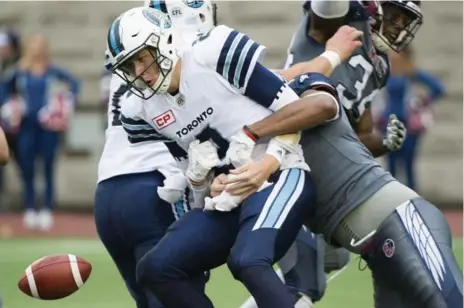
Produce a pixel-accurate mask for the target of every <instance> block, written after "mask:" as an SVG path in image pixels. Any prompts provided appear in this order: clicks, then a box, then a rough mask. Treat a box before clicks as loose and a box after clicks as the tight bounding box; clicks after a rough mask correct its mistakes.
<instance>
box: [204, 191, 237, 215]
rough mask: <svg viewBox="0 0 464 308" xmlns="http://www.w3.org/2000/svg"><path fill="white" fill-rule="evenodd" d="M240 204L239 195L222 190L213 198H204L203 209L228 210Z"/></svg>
mask: <svg viewBox="0 0 464 308" xmlns="http://www.w3.org/2000/svg"><path fill="white" fill-rule="evenodd" d="M239 205H240V196H232V195H231V194H229V193H226V192H225V191H223V192H222V193H221V194H220V195H219V196H216V197H214V198H211V197H206V198H205V211H220V212H230V211H232V210H233V209H235V208H236V207H237V206H239Z"/></svg>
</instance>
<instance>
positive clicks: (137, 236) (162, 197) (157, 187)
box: [94, 0, 214, 308]
mask: <svg viewBox="0 0 464 308" xmlns="http://www.w3.org/2000/svg"><path fill="white" fill-rule="evenodd" d="M145 4H146V6H147V7H157V8H158V9H159V10H163V11H164V12H167V10H168V9H170V12H174V9H175V10H176V11H177V12H181V13H183V14H182V15H181V16H180V17H179V16H176V17H175V18H174V16H173V20H174V21H175V24H176V26H178V29H179V30H180V34H181V35H182V38H183V42H182V44H181V45H180V46H179V47H180V48H182V47H190V46H191V44H192V42H193V40H194V39H196V36H197V33H200V31H207V30H209V29H211V28H212V27H213V26H214V15H213V13H214V11H213V9H212V7H213V6H212V4H211V3H210V1H204V2H203V5H202V6H199V7H191V6H188V5H186V4H185V3H184V2H182V1H180V0H170V1H162V2H160V1H146V3H145ZM129 87H130V86H128V85H127V84H126V83H125V81H124V80H122V79H121V78H119V77H118V76H117V75H113V76H112V77H111V82H110V89H109V101H108V111H107V117H108V126H107V129H106V134H105V135H106V136H105V137H106V140H105V146H104V149H103V153H102V156H101V159H100V162H99V166H98V185H97V190H96V194H95V211H94V212H95V223H96V227H97V231H98V234H99V236H100V239H101V241H102V242H103V244H104V245H105V247H106V249H107V250H108V252H109V254H110V255H111V257H112V258H113V261H114V262H115V264H116V266H117V267H118V270H119V272H120V274H121V276H122V278H123V279H124V281H125V283H126V286H127V288H128V289H129V291H130V293H131V295H132V296H133V298H134V300H135V301H136V303H137V307H138V308H141V307H143V308H148V307H150V308H159V307H162V306H161V304H160V303H159V302H158V301H157V300H156V299H155V298H154V296H153V295H150V294H149V293H146V292H145V291H144V290H143V288H141V287H140V286H139V285H138V284H137V281H136V276H135V273H136V272H135V268H136V264H137V262H138V260H139V259H140V258H141V257H142V256H143V255H144V254H145V253H146V252H147V251H148V250H149V249H150V248H152V247H154V246H155V245H156V243H157V242H158V241H159V240H160V239H161V237H162V236H163V235H164V233H165V231H166V229H167V227H168V226H169V225H170V224H171V223H172V222H173V221H175V219H177V218H178V217H179V216H181V215H182V214H183V213H184V212H186V211H188V210H189V206H190V205H189V202H188V196H187V195H186V193H187V192H186V191H185V188H186V186H187V182H186V179H185V176H184V175H183V173H182V172H181V171H180V169H179V168H178V166H177V162H176V161H175V160H174V159H173V156H172V154H171V152H170V151H169V149H170V150H171V151H174V152H175V151H176V148H175V144H174V147H172V146H171V145H172V144H171V145H168V146H166V145H165V144H164V143H162V142H159V143H151V142H146V141H149V140H157V138H156V137H153V138H146V139H144V141H145V142H143V143H138V144H136V145H131V144H130V143H129V141H128V140H127V134H126V133H125V131H124V129H123V127H122V125H121V121H120V104H121V102H122V101H123V100H125V99H126V98H125V96H126V95H127V94H129V93H130V92H129ZM168 148H169V149H168ZM200 283H201V284H202V285H204V281H202V282H200ZM145 294H147V295H145Z"/></svg>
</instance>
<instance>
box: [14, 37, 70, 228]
mask: <svg viewBox="0 0 464 308" xmlns="http://www.w3.org/2000/svg"><path fill="white" fill-rule="evenodd" d="M7 84H8V85H10V86H7V87H6V88H7V89H8V88H11V84H16V90H17V93H18V95H19V97H20V98H21V99H22V100H23V101H24V102H25V106H26V108H25V111H24V115H23V117H22V121H21V125H20V129H19V133H18V158H19V164H20V168H21V174H22V181H23V197H24V204H25V208H26V211H25V214H24V225H25V226H26V227H27V228H30V229H33V228H40V229H42V230H49V229H51V228H52V226H53V216H52V210H53V207H54V205H55V189H54V186H55V183H54V166H55V160H56V153H57V149H58V143H59V135H60V132H62V131H64V130H66V128H67V124H68V122H69V119H70V117H71V115H72V111H73V108H74V99H75V98H76V97H77V95H78V91H79V82H78V80H76V78H74V77H73V76H72V75H71V74H69V73H68V72H66V71H65V70H63V69H62V68H59V67H57V66H55V65H52V63H51V62H50V55H49V50H48V43H47V40H46V38H45V37H44V36H42V35H36V36H33V37H32V38H30V39H29V40H28V42H27V44H26V49H25V50H24V56H23V57H22V58H21V59H20V61H19V64H18V68H17V69H16V71H15V72H14V74H12V76H11V78H10V80H8V81H7ZM6 95H7V97H8V96H9V95H11V93H7V94H6ZM39 156H41V158H42V162H43V170H44V175H45V196H44V201H45V202H44V205H45V207H44V208H43V209H42V210H40V211H39V212H37V211H36V190H35V187H34V178H35V176H34V175H35V166H36V161H37V158H38V157H39Z"/></svg>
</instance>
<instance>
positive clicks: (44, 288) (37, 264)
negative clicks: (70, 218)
mask: <svg viewBox="0 0 464 308" xmlns="http://www.w3.org/2000/svg"><path fill="white" fill-rule="evenodd" d="M91 272H92V265H91V264H90V263H89V262H87V261H85V260H84V259H82V258H80V257H77V256H75V255H72V254H56V255H50V256H46V257H43V258H40V259H38V260H36V261H34V262H33V263H32V264H31V265H29V266H28V267H27V268H26V270H25V272H24V274H23V275H22V277H21V279H19V282H18V287H19V289H20V290H21V291H22V292H23V293H25V294H27V295H29V296H31V297H34V298H37V299H44V300H51V299H60V298H63V297H66V296H69V295H71V294H73V293H74V292H76V291H77V290H78V289H79V288H80V287H81V286H82V285H83V284H84V283H85V282H86V281H87V279H88V278H89V276H90V273H91Z"/></svg>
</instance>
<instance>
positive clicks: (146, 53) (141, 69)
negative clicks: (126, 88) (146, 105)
mask: <svg viewBox="0 0 464 308" xmlns="http://www.w3.org/2000/svg"><path fill="white" fill-rule="evenodd" d="M168 44H172V37H170V38H169V39H168ZM159 45H160V37H159V36H158V35H157V34H155V33H152V34H151V35H150V36H149V37H148V38H147V39H146V40H145V42H144V43H143V44H142V45H141V46H139V47H138V48H136V49H135V50H133V51H130V52H128V53H127V54H128V56H126V57H124V58H123V59H121V61H120V62H119V64H116V65H115V66H114V68H113V72H114V73H116V74H117V75H119V76H120V77H121V78H122V79H123V80H124V81H125V82H126V83H127V84H129V85H130V86H131V88H130V91H131V92H132V93H133V94H134V95H136V96H138V97H140V98H143V99H149V98H151V97H152V96H153V95H155V94H163V93H166V92H167V91H168V89H169V86H170V84H171V77H172V71H173V68H174V65H175V63H174V61H173V60H172V59H173V57H172V53H173V52H174V50H173V49H169V50H166V52H167V53H169V55H167V54H166V55H165V54H163V53H162V52H161V51H160V50H161V49H160V46H159Z"/></svg>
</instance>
